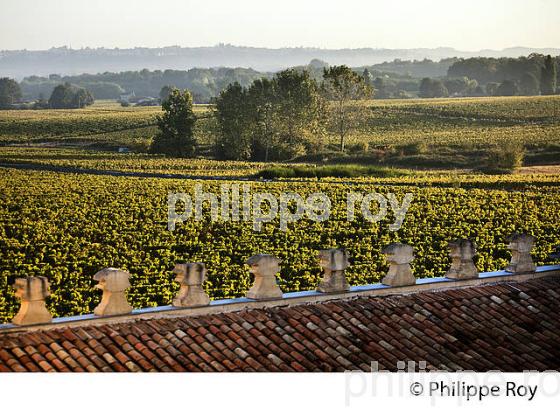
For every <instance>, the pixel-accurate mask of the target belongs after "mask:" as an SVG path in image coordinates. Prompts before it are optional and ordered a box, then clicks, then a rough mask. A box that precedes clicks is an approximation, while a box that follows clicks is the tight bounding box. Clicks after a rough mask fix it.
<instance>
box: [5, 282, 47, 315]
mask: <svg viewBox="0 0 560 410" xmlns="http://www.w3.org/2000/svg"><path fill="white" fill-rule="evenodd" d="M14 289H15V290H16V297H18V298H20V299H21V306H20V308H19V312H18V314H17V315H16V316H15V317H14V318H13V319H12V323H13V324H14V325H37V324H40V323H49V322H50V321H51V320H52V316H51V314H50V312H49V311H48V310H47V307H46V306H45V299H46V298H47V297H48V296H49V295H50V289H49V281H48V280H47V278H45V277H44V276H30V277H27V278H18V279H16V282H15V283H14Z"/></svg>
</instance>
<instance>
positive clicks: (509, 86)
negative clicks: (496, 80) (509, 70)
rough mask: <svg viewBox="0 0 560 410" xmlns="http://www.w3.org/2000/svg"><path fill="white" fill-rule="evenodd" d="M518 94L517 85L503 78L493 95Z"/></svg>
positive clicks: (509, 95)
mask: <svg viewBox="0 0 560 410" xmlns="http://www.w3.org/2000/svg"><path fill="white" fill-rule="evenodd" d="M518 94H519V87H518V86H517V84H515V82H514V81H512V80H505V81H504V82H503V83H501V84H500V85H499V86H498V88H497V89H496V93H495V95H499V96H502V97H511V96H514V95H518Z"/></svg>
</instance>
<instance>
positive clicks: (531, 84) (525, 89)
mask: <svg viewBox="0 0 560 410" xmlns="http://www.w3.org/2000/svg"><path fill="white" fill-rule="evenodd" d="M519 90H520V93H521V94H522V95H538V94H539V80H537V77H535V75H534V74H533V73H525V74H523V75H522V76H521V79H520V80H519Z"/></svg>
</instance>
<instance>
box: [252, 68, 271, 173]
mask: <svg viewBox="0 0 560 410" xmlns="http://www.w3.org/2000/svg"><path fill="white" fill-rule="evenodd" d="M247 97H248V98H249V104H250V110H251V112H252V115H253V120H254V121H253V130H252V138H253V141H252V151H253V158H255V159H264V161H265V162H267V161H268V159H269V156H270V151H271V149H273V147H274V145H275V144H276V143H277V126H276V124H277V119H278V115H277V104H276V103H277V99H276V94H275V89H274V82H273V81H271V80H269V79H267V78H262V79H260V80H255V81H253V84H252V85H251V86H250V87H249V90H248V91H247ZM261 153H262V155H261Z"/></svg>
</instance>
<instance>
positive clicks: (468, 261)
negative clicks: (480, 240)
mask: <svg viewBox="0 0 560 410" xmlns="http://www.w3.org/2000/svg"><path fill="white" fill-rule="evenodd" d="M474 255H476V245H475V244H474V243H473V242H471V241H469V240H468V239H458V240H456V241H451V242H449V256H450V257H451V268H450V269H449V270H448V271H447V274H446V275H445V277H446V278H450V279H471V278H478V271H477V270H476V266H475V265H474V262H473V258H474Z"/></svg>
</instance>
